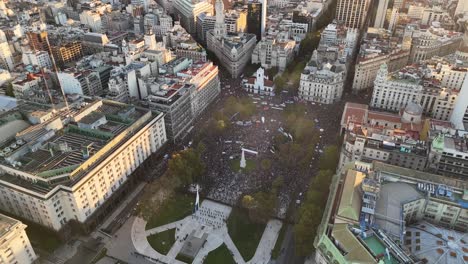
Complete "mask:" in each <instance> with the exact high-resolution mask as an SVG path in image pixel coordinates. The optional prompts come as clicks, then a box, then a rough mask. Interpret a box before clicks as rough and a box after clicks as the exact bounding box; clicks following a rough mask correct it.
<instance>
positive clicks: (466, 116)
mask: <svg viewBox="0 0 468 264" xmlns="http://www.w3.org/2000/svg"><path fill="white" fill-rule="evenodd" d="M450 122H452V124H453V125H454V126H455V128H456V129H460V130H468V129H467V128H468V75H466V76H465V80H464V82H463V86H462V88H461V90H460V93H459V94H458V98H457V100H456V101H455V105H454V107H453V112H452V115H451V116H450Z"/></svg>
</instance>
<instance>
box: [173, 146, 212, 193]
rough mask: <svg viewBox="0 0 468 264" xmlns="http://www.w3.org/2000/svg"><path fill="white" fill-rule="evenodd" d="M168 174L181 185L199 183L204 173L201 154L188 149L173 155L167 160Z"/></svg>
mask: <svg viewBox="0 0 468 264" xmlns="http://www.w3.org/2000/svg"><path fill="white" fill-rule="evenodd" d="M199 147H200V148H203V147H201V146H200V145H199ZM168 173H169V174H170V175H171V176H172V178H174V179H177V180H179V181H180V182H181V184H183V185H187V184H191V183H195V182H199V181H201V180H202V176H203V175H204V173H205V165H204V164H203V162H202V160H201V153H199V151H197V150H194V149H192V148H189V149H186V150H183V151H180V152H178V153H176V154H174V155H173V156H172V158H171V159H170V160H169V165H168Z"/></svg>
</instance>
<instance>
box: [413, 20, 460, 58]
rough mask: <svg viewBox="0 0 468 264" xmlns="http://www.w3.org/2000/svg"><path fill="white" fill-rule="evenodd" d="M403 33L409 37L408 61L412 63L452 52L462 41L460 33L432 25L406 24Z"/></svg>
mask: <svg viewBox="0 0 468 264" xmlns="http://www.w3.org/2000/svg"><path fill="white" fill-rule="evenodd" d="M405 35H406V36H407V38H408V39H411V54H410V61H411V62H413V63H415V62H419V61H422V60H428V59H430V58H432V57H434V56H445V55H448V54H451V53H454V52H455V51H456V50H457V49H458V48H460V46H461V44H462V43H463V34H462V33H460V32H453V31H448V30H445V29H443V28H440V27H434V26H432V27H430V28H428V29H416V28H413V27H411V26H408V27H407V28H406V29H405Z"/></svg>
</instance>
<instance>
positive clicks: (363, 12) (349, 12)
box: [335, 0, 370, 28]
mask: <svg viewBox="0 0 468 264" xmlns="http://www.w3.org/2000/svg"><path fill="white" fill-rule="evenodd" d="M369 4H370V1H369V0H338V3H337V6H336V16H335V17H336V20H337V21H338V22H341V23H344V24H345V26H346V27H349V28H362V27H363V26H364V22H365V21H366V17H367V11H368V9H369Z"/></svg>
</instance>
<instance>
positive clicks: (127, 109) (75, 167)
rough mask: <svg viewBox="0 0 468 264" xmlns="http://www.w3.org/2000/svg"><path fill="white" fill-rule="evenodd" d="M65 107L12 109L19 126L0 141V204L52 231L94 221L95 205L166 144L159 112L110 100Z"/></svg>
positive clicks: (97, 215)
mask: <svg viewBox="0 0 468 264" xmlns="http://www.w3.org/2000/svg"><path fill="white" fill-rule="evenodd" d="M69 107H70V111H68V110H64V112H62V110H58V109H57V110H58V112H52V110H51V109H49V110H46V109H44V108H43V107H42V108H38V106H36V107H35V106H34V105H30V106H29V107H28V108H15V109H14V110H10V114H12V115H16V116H18V117H21V118H20V119H18V120H16V121H15V120H13V121H10V122H19V123H20V124H21V127H20V126H19V125H16V126H15V127H16V129H15V131H13V132H10V133H8V134H5V135H4V137H5V138H7V139H8V141H6V142H7V143H4V144H3V146H1V149H2V152H1V153H2V155H3V157H4V159H3V160H2V162H1V164H0V171H1V175H2V176H1V177H0V190H1V192H0V208H1V209H2V210H5V211H8V212H10V213H12V214H14V215H17V216H20V217H23V218H25V219H28V220H30V221H33V222H36V223H38V224H41V225H43V226H46V227H49V228H52V229H54V230H60V229H61V228H62V227H64V225H65V224H66V223H67V222H68V221H69V220H71V219H75V220H76V221H78V222H80V223H85V224H87V223H91V224H92V223H96V222H99V221H100V219H102V218H103V216H104V214H105V212H104V211H103V210H99V209H100V208H101V207H102V206H104V205H105V204H106V202H107V201H109V200H110V201H113V200H115V199H116V196H119V195H121V193H120V192H119V190H121V188H124V187H123V186H126V183H127V182H128V181H129V179H130V178H131V177H132V176H133V175H132V173H133V172H134V171H135V170H136V169H137V168H138V166H140V164H142V163H143V162H144V161H145V160H146V159H147V158H148V157H149V156H150V155H151V154H152V153H155V152H156V151H158V149H159V148H160V147H161V146H162V145H163V144H164V143H165V142H166V132H165V127H164V119H163V114H162V113H156V112H155V111H150V110H146V109H141V108H136V107H134V106H130V105H125V104H122V103H117V102H112V101H78V102H77V103H74V104H70V105H69ZM71 122H72V123H71ZM99 124H101V125H99ZM24 127H26V128H24ZM82 127H83V128H82ZM84 127H92V128H93V129H86V128H84ZM10 142H14V144H12V143H10ZM5 144H6V145H5ZM26 160H29V162H28V163H25V161H26ZM20 263H24V262H20Z"/></svg>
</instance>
